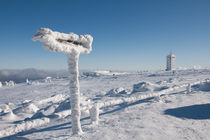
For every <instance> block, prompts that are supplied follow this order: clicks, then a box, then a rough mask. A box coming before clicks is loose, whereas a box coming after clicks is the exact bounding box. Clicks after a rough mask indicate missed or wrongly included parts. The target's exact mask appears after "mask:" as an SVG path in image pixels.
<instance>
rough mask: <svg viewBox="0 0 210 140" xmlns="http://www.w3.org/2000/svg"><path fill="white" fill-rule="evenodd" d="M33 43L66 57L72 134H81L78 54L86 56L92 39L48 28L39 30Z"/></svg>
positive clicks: (90, 47)
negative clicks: (40, 43) (39, 42)
mask: <svg viewBox="0 0 210 140" xmlns="http://www.w3.org/2000/svg"><path fill="white" fill-rule="evenodd" d="M32 40H33V41H36V40H39V41H41V42H43V47H44V48H45V49H47V50H50V51H53V52H63V53H65V54H67V57H68V68H69V74H70V104H71V112H72V113H71V117H72V132H73V134H80V133H81V132H82V129H81V124H80V87H79V79H78V76H79V70H78V61H79V55H80V54H88V53H90V51H91V50H92V41H93V37H92V36H91V35H76V34H74V33H69V34H65V33H59V32H55V31H52V30H50V29H48V28H40V29H39V30H38V31H37V33H36V34H35V36H34V37H33V38H32Z"/></svg>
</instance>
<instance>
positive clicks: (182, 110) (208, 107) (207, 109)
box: [164, 104, 210, 120]
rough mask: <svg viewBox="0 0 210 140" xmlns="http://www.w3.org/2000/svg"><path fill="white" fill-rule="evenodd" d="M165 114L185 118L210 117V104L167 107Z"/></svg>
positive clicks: (198, 118) (200, 118) (202, 118)
mask: <svg viewBox="0 0 210 140" xmlns="http://www.w3.org/2000/svg"><path fill="white" fill-rule="evenodd" d="M164 114H165V115H171V116H174V117H177V118H183V119H195V120H204V119H210V104H199V105H192V106H184V107H179V108H173V109H167V110H165V111H164Z"/></svg>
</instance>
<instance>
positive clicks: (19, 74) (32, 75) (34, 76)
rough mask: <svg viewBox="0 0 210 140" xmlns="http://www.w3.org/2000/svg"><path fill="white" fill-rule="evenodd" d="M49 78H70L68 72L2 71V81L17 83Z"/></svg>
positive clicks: (0, 76) (36, 70)
mask: <svg viewBox="0 0 210 140" xmlns="http://www.w3.org/2000/svg"><path fill="white" fill-rule="evenodd" d="M47 76H50V77H68V72H67V71H66V70H57V71H56V70H38V69H33V68H30V69H23V70H10V69H4V70H0V81H1V82H4V81H9V80H13V81H15V82H16V83H20V82H25V80H26V79H27V78H28V79H29V80H38V79H43V78H45V77H47Z"/></svg>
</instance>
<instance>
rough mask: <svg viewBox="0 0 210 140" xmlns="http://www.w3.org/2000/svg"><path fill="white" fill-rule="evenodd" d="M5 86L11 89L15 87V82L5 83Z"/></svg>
mask: <svg viewBox="0 0 210 140" xmlns="http://www.w3.org/2000/svg"><path fill="white" fill-rule="evenodd" d="M5 85H6V86H9V87H11V86H14V85H15V82H14V81H9V82H7V81H5Z"/></svg>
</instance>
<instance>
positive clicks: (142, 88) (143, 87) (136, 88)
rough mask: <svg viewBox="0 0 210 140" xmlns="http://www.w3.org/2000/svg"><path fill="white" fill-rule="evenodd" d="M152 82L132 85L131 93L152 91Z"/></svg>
mask: <svg viewBox="0 0 210 140" xmlns="http://www.w3.org/2000/svg"><path fill="white" fill-rule="evenodd" d="M154 86H155V85H154V84H152V83H150V82H140V83H138V84H134V85H133V91H132V93H135V92H147V91H153V89H154Z"/></svg>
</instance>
